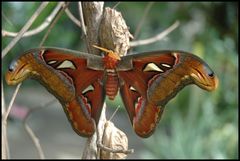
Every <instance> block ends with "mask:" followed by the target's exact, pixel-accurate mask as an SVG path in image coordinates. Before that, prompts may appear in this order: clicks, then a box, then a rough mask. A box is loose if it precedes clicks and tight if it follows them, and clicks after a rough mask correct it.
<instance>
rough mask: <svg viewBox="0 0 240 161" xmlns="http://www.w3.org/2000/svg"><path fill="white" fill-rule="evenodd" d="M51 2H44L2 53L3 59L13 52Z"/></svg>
mask: <svg viewBox="0 0 240 161" xmlns="http://www.w3.org/2000/svg"><path fill="white" fill-rule="evenodd" d="M48 3H49V2H42V4H41V5H40V6H39V8H38V9H37V10H36V11H35V13H34V14H33V15H32V17H31V18H30V19H29V20H28V22H27V23H26V25H25V26H24V27H23V28H22V29H21V30H20V32H19V33H18V35H17V36H16V37H15V38H14V39H13V40H12V41H11V42H10V43H9V44H8V46H7V47H6V48H5V49H3V51H2V59H3V58H4V56H5V55H6V54H7V53H8V52H9V50H11V48H12V47H13V46H14V45H15V44H16V43H17V42H18V41H19V40H20V39H21V38H22V35H23V34H24V33H25V32H26V31H27V30H28V29H29V28H30V27H31V25H32V24H33V22H34V21H35V20H36V18H37V17H38V16H39V15H40V13H41V12H42V11H43V9H44V8H45V7H46V6H47V4H48Z"/></svg>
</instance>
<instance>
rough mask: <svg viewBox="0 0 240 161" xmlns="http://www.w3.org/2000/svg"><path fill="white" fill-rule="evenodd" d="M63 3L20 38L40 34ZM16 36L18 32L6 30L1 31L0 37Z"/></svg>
mask: <svg viewBox="0 0 240 161" xmlns="http://www.w3.org/2000/svg"><path fill="white" fill-rule="evenodd" d="M63 4H64V2H59V3H58V5H57V6H56V7H55V9H54V10H53V11H52V13H51V14H50V15H49V16H48V17H47V18H46V19H45V21H44V22H43V23H42V24H41V25H40V26H38V27H36V28H35V29H32V30H29V31H27V32H25V33H24V34H23V35H22V37H28V36H32V35H36V34H38V33H40V32H42V31H43V30H44V29H45V28H46V27H47V26H49V24H50V23H51V22H52V20H53V19H54V17H55V16H56V14H57V13H58V11H59V10H60V9H61V7H62V5H63ZM17 35H18V32H9V31H7V30H2V36H3V37H4V36H9V37H16V36H17Z"/></svg>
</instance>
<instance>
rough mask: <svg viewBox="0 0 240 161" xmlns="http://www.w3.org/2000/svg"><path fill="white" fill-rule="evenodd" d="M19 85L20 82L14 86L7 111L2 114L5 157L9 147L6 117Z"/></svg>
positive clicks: (7, 154)
mask: <svg viewBox="0 0 240 161" xmlns="http://www.w3.org/2000/svg"><path fill="white" fill-rule="evenodd" d="M20 87H21V83H20V84H18V86H17V87H16V89H15V92H14V94H13V96H12V99H11V101H10V103H9V105H8V108H7V111H5V112H4V114H3V115H2V130H3V134H2V135H3V136H2V137H3V139H4V140H5V147H4V148H5V152H6V154H3V155H4V156H6V158H9V147H8V138H7V118H8V115H9V113H10V111H11V108H12V105H13V102H14V100H15V98H16V96H17V93H18V91H19V89H20Z"/></svg>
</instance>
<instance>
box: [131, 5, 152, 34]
mask: <svg viewBox="0 0 240 161" xmlns="http://www.w3.org/2000/svg"><path fill="white" fill-rule="evenodd" d="M154 3H155V2H149V3H148V5H147V6H146V8H145V10H144V13H143V16H142V18H141V21H140V22H139V23H138V25H137V28H136V31H135V33H134V34H133V37H134V38H136V37H137V36H138V35H139V32H140V29H141V28H142V25H143V22H144V20H145V19H146V17H147V15H148V12H149V11H150V9H151V7H152V5H153V4H154Z"/></svg>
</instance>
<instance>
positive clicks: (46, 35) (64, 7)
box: [39, 2, 69, 46]
mask: <svg viewBox="0 0 240 161" xmlns="http://www.w3.org/2000/svg"><path fill="white" fill-rule="evenodd" d="M68 5H69V2H67V3H66V4H65V5H64V6H63V8H62V9H61V11H60V12H58V14H57V16H56V17H55V19H54V20H53V22H52V24H51V25H50V26H49V28H48V30H47V32H46V34H45V35H44V37H43V39H42V41H41V42H40V45H39V46H42V45H43V43H44V42H45V41H46V39H47V37H48V35H49V33H50V31H51V30H52V28H53V27H54V25H55V24H56V23H57V21H58V19H59V18H60V16H61V15H62V14H63V11H64V10H65V9H66V8H67V6H68Z"/></svg>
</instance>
